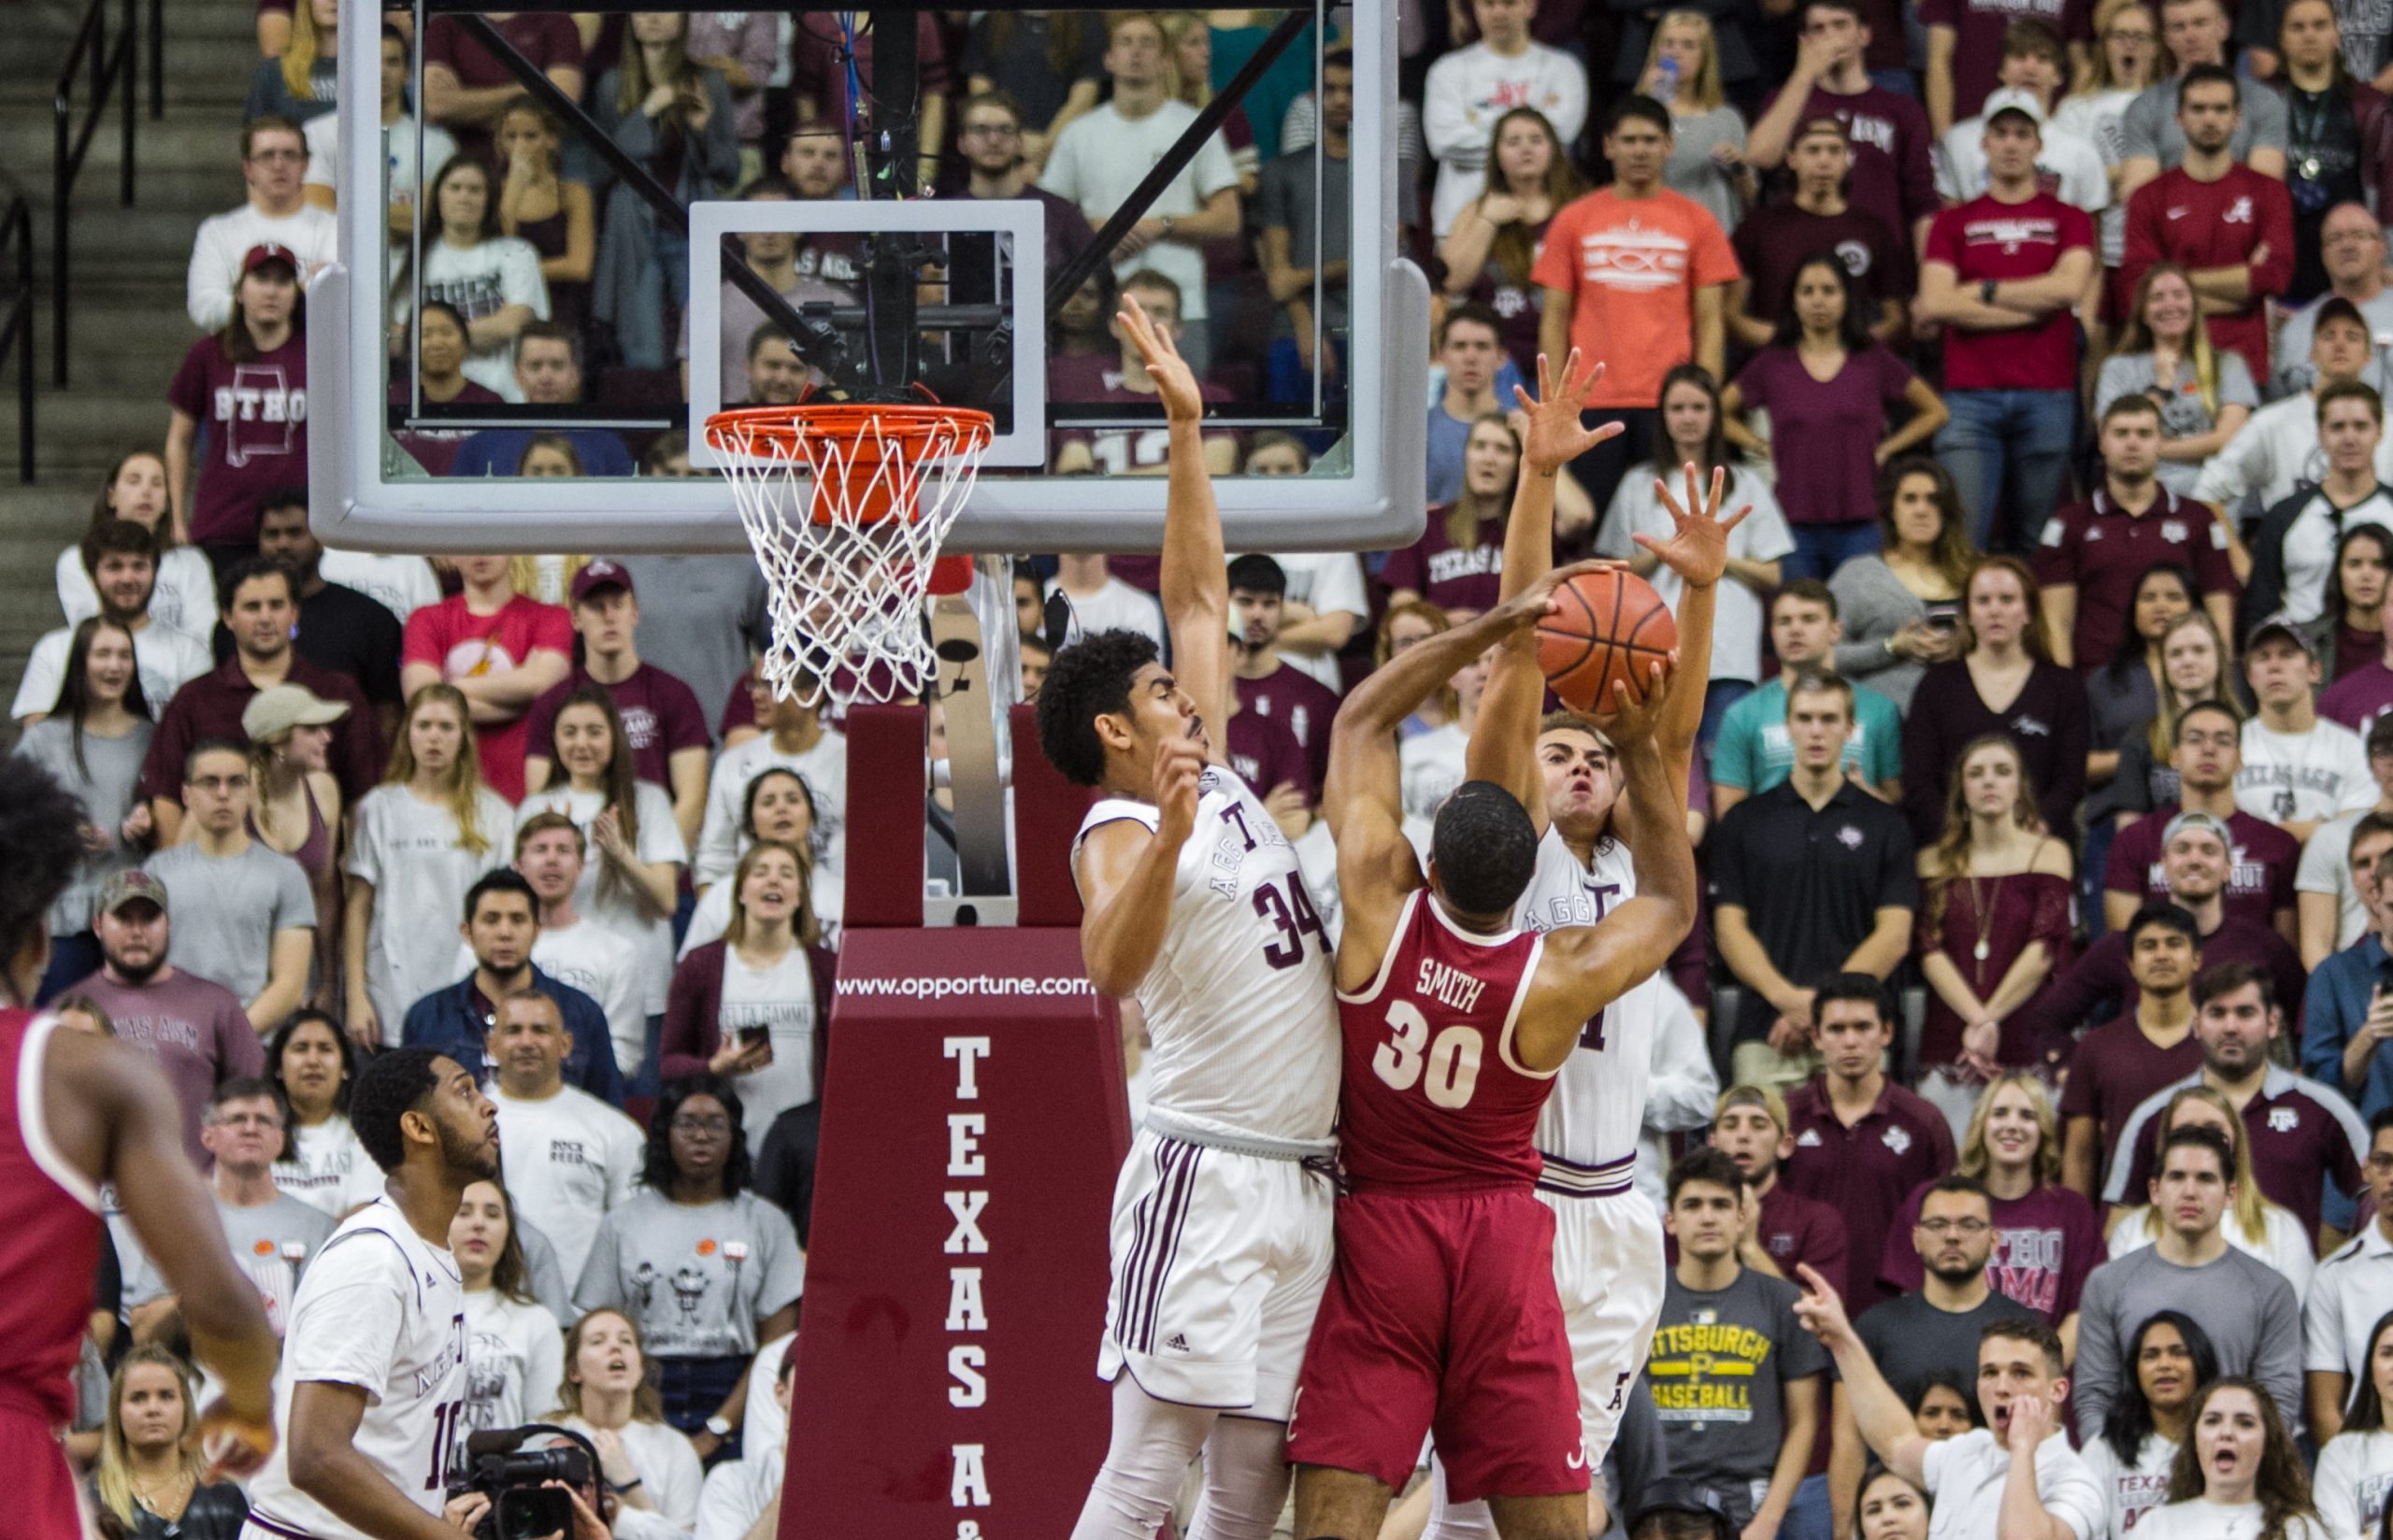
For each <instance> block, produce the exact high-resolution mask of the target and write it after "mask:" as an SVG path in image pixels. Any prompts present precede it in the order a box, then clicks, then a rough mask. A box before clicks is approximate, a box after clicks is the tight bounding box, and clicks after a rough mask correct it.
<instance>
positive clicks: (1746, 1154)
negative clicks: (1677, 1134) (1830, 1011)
mask: <svg viewBox="0 0 2393 1540" xmlns="http://www.w3.org/2000/svg"><path fill="white" fill-rule="evenodd" d="M1790 1122H1791V1119H1789V1118H1788V1116H1787V1113H1786V1103H1785V1101H1784V1099H1783V1098H1782V1097H1781V1096H1780V1095H1779V1094H1778V1092H1776V1091H1772V1090H1770V1088H1769V1087H1768V1086H1730V1087H1729V1088H1728V1089H1727V1090H1726V1091H1722V1092H1721V1093H1720V1100H1719V1102H1718V1103H1717V1104H1715V1105H1714V1106H1713V1109H1712V1148H1714V1149H1717V1150H1719V1151H1720V1152H1721V1153H1722V1154H1724V1155H1726V1156H1727V1157H1728V1159H1729V1160H1731V1161H1733V1162H1736V1165H1737V1170H1738V1173H1739V1174H1740V1175H1741V1176H1743V1177H1744V1178H1745V1180H1746V1181H1748V1182H1750V1183H1752V1184H1753V1190H1754V1194H1755V1197H1757V1198H1759V1199H1760V1200H1761V1201H1760V1202H1759V1204H1757V1205H1755V1216H1756V1222H1755V1240H1756V1241H1758V1242H1759V1244H1760V1247H1761V1250H1762V1252H1763V1254H1764V1255H1766V1256H1767V1257H1768V1258H1769V1259H1770V1268H1771V1269H1773V1270H1775V1271H1776V1272H1777V1273H1778V1275H1779V1276H1782V1277H1788V1278H1791V1277H1793V1276H1795V1268H1796V1266H1797V1264H1798V1263H1808V1264H1809V1265H1810V1266H1812V1267H1813V1268H1814V1269H1816V1270H1817V1271H1818V1273H1819V1275H1820V1276H1822V1277H1825V1278H1827V1280H1828V1281H1829V1282H1831V1283H1833V1284H1835V1285H1836V1286H1837V1287H1838V1288H1840V1289H1841V1288H1843V1287H1844V1280H1845V1271H1846V1262H1845V1244H1844V1219H1843V1217H1842V1216H1841V1215H1840V1214H1838V1213H1837V1211H1836V1210H1835V1209H1833V1208H1830V1207H1829V1206H1828V1205H1826V1204H1824V1203H1821V1202H1820V1201H1818V1200H1817V1199H1815V1198H1807V1197H1805V1196H1803V1194H1801V1193H1800V1192H1798V1191H1795V1190H1794V1189H1793V1188H1791V1187H1788V1186H1787V1185H1786V1184H1785V1183H1784V1182H1783V1181H1780V1180H1779V1179H1778V1178H1779V1174H1780V1165H1781V1162H1784V1161H1785V1160H1786V1158H1787V1157H1788V1156H1790V1155H1792V1154H1794V1153H1795V1135H1794V1133H1793V1131H1792V1129H1791V1127H1790V1126H1789V1125H1790ZM1755 1265H1756V1266H1758V1265H1759V1262H1758V1261H1756V1262H1755Z"/></svg>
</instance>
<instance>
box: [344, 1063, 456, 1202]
mask: <svg viewBox="0 0 2393 1540" xmlns="http://www.w3.org/2000/svg"><path fill="white" fill-rule="evenodd" d="M446 1057H447V1055H446V1054H443V1053H441V1052H440V1051H439V1050H438V1049H437V1048H387V1049H385V1050H383V1051H382V1052H380V1053H378V1054H376V1055H375V1056H374V1057H373V1058H371V1059H368V1060H367V1061H365V1068H364V1069H362V1070H360V1071H358V1072H357V1084H355V1085H354V1086H351V1088H350V1091H349V1126H350V1127H351V1129H352V1130H354V1131H355V1132H356V1134H357V1142H358V1143H359V1144H361V1145H363V1146H365V1153H366V1156H367V1158H368V1159H370V1160H372V1161H373V1162H374V1163H375V1164H376V1165H377V1166H380V1168H381V1169H382V1171H383V1172H384V1173H385V1174H388V1173H390V1172H394V1171H396V1170H398V1169H399V1162H401V1161H403V1160H405V1159H407V1152H408V1145H407V1136H406V1135H405V1134H401V1133H400V1132H399V1119H401V1118H403V1117H405V1116H406V1115H407V1114H408V1113H410V1112H413V1111H415V1110H416V1109H417V1108H418V1107H421V1106H422V1105H423V1104H424V1102H425V1100H426V1099H427V1098H429V1097H430V1096H431V1095H432V1093H433V1092H434V1091H437V1090H438V1089H439V1088H440V1077H439V1075H438V1074H437V1072H436V1071H435V1070H434V1068H433V1066H434V1065H435V1064H437V1063H438V1062H440V1061H441V1060H442V1059H444V1058H446Z"/></svg>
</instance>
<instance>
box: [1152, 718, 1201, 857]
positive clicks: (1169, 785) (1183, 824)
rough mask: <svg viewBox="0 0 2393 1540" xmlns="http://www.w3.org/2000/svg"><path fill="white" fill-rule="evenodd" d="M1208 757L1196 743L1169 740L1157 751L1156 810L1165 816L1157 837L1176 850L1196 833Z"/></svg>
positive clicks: (1159, 821) (1176, 739)
mask: <svg viewBox="0 0 2393 1540" xmlns="http://www.w3.org/2000/svg"><path fill="white" fill-rule="evenodd" d="M1204 773H1205V753H1204V750H1203V749H1198V748H1197V747H1196V742H1195V740H1194V739H1190V738H1167V739H1165V740H1164V742H1163V744H1162V747H1160V748H1159V749H1156V751H1155V807H1156V809H1157V811H1159V812H1160V813H1161V814H1162V815H1163V816H1162V818H1161V819H1160V820H1158V824H1157V827H1156V829H1155V837H1156V838H1157V839H1160V840H1162V841H1164V842H1165V843H1166V844H1167V845H1168V846H1169V847H1170V848H1173V849H1175V850H1176V849H1178V848H1180V847H1181V846H1182V845H1185V844H1186V843H1188V836H1189V835H1190V834H1194V833H1196V782H1197V778H1198V777H1201V776H1202V775H1204Z"/></svg>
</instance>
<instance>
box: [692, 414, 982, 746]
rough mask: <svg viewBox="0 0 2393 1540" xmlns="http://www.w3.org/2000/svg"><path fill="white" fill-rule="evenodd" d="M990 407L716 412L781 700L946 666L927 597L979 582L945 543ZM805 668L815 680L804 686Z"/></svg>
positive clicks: (914, 679) (812, 698)
mask: <svg viewBox="0 0 2393 1540" xmlns="http://www.w3.org/2000/svg"><path fill="white" fill-rule="evenodd" d="M993 431H994V419H992V418H991V417H990V415H989V414H988V413H987V412H979V411H972V410H969V409H967V408H964V407H958V406H941V405H939V403H937V402H935V401H927V400H925V401H922V402H907V403H896V404H889V403H883V404H875V405H857V404H855V403H850V402H841V403H837V404H831V403H825V404H822V405H816V404H812V403H809V402H803V401H801V402H799V403H798V404H797V405H796V406H745V407H740V408H738V409H737V410H734V411H726V412H717V413H715V414H714V415H713V416H711V417H709V418H708V419H707V443H708V446H709V448H711V449H713V450H714V451H715V452H716V453H717V454H720V455H722V456H723V457H724V476H726V477H727V478H729V479H730V481H731V487H732V494H733V496H734V498H735V499H736V500H737V502H738V505H739V520H740V522H741V523H742V524H744V525H746V526H747V529H748V543H749V544H750V545H751V546H752V548H754V549H755V552H756V563H757V565H759V566H761V567H762V568H763V569H764V573H765V586H766V592H767V596H768V598H769V601H770V611H771V616H772V640H771V642H770V643H769V644H768V645H767V648H766V649H765V659H764V665H765V678H766V681H767V683H769V684H770V685H771V686H772V687H773V694H774V696H775V698H777V699H780V700H788V699H790V698H792V697H793V696H796V697H798V698H800V699H803V700H804V701H805V702H806V704H808V705H810V706H817V705H820V704H822V702H823V701H824V699H825V698H826V697H827V698H830V699H833V700H837V701H838V703H839V704H840V705H841V706H848V705H853V703H854V702H855V701H857V700H859V699H863V700H871V701H882V702H885V701H890V700H894V699H899V698H908V697H912V696H915V695H919V694H921V693H922V692H924V690H925V689H927V688H928V687H929V686H930V685H931V683H932V682H933V681H934V680H935V679H936V678H937V677H938V660H937V659H936V657H934V656H933V654H932V650H931V645H930V639H929V636H928V635H927V634H926V632H925V630H924V624H923V601H924V595H925V594H926V593H930V592H939V593H953V592H960V591H962V590H963V589H964V588H965V587H967V585H968V584H969V583H970V582H971V578H972V563H971V558H970V557H968V556H947V557H942V556H940V555H939V544H940V542H941V541H943V540H944V539H946V537H947V532H948V531H949V529H951V528H952V527H953V525H954V523H955V516H956V514H957V513H959V512H960V511H962V509H963V506H964V503H965V500H966V499H967V498H968V497H969V496H970V495H971V493H972V485H973V482H974V481H975V480H976V479H978V478H979V476H980V470H981V456H982V452H983V451H984V450H986V449H988V447H989V442H990V438H991V436H992V434H993ZM802 678H811V679H812V680H813V681H814V682H813V687H812V688H811V689H810V690H801V689H800V681H801V679H802Z"/></svg>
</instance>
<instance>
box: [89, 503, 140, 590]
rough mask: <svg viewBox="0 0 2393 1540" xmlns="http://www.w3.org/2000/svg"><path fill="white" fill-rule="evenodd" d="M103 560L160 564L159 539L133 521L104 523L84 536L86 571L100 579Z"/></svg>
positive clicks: (107, 521)
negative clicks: (138, 558) (134, 558)
mask: <svg viewBox="0 0 2393 1540" xmlns="http://www.w3.org/2000/svg"><path fill="white" fill-rule="evenodd" d="M103 556H141V557H146V558H148V559H149V562H150V565H151V566H153V567H154V566H156V565H157V564H158V537H157V536H156V535H152V534H150V532H149V531H148V530H146V529H144V528H142V527H141V526H140V525H139V524H136V523H135V522H134V521H133V520H130V519H114V518H110V519H103V520H100V521H99V522H98V523H96V524H93V526H92V527H91V528H90V529H88V530H85V531H84V532H83V570H84V572H86V573H87V574H89V575H91V576H92V577H94V578H96V577H98V576H99V572H100V558H101V557H103Z"/></svg>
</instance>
